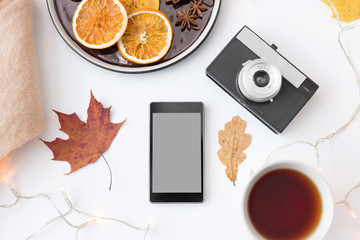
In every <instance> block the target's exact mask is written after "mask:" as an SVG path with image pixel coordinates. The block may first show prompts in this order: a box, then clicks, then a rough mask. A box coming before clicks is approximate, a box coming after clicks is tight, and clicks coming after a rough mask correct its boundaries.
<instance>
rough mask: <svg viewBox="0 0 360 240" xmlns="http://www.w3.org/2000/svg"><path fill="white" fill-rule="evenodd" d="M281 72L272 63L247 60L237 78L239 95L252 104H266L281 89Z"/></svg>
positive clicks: (260, 60) (262, 60) (261, 60)
mask: <svg viewBox="0 0 360 240" xmlns="http://www.w3.org/2000/svg"><path fill="white" fill-rule="evenodd" d="M281 79H282V77H281V72H280V69H279V68H278V67H277V66H276V65H274V64H273V63H271V62H269V61H267V60H264V59H261V58H259V59H255V60H249V61H247V62H245V63H243V68H242V69H241V71H240V72H239V75H238V77H237V86H238V87H239V90H240V93H242V94H243V95H244V96H245V97H246V98H247V99H249V100H250V101H254V102H259V103H260V102H267V101H269V100H271V99H273V98H274V97H275V96H276V95H277V94H278V93H279V91H280V89H281Z"/></svg>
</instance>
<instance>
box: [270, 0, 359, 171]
mask: <svg viewBox="0 0 360 240" xmlns="http://www.w3.org/2000/svg"><path fill="white" fill-rule="evenodd" d="M327 1H328V3H329V4H330V6H331V8H332V9H333V11H334V13H335V16H336V20H337V22H338V25H339V27H340V31H339V33H338V43H339V45H340V48H341V50H342V51H343V53H344V55H345V57H346V59H347V61H348V63H349V64H350V65H351V68H352V70H353V72H354V74H355V79H356V82H357V85H358V90H359V94H360V77H359V72H358V71H357V69H356V67H355V65H354V63H353V61H352V60H351V58H350V57H349V54H348V53H347V51H346V49H345V48H344V45H343V43H342V41H341V36H342V33H343V32H345V31H348V30H351V29H354V28H356V27H359V26H360V22H357V23H355V24H352V25H348V26H345V27H344V26H343V25H342V23H341V21H340V19H339V14H338V12H337V10H336V7H335V6H334V5H333V3H332V2H331V1H330V0H327ZM359 111H360V104H358V106H357V107H356V109H355V111H354V113H353V114H352V115H351V117H350V118H349V120H348V121H347V122H346V123H345V124H344V125H342V126H341V127H340V128H338V129H337V130H336V131H335V132H332V133H330V134H329V135H327V136H326V137H322V138H319V139H318V140H317V141H316V142H315V143H311V142H309V141H294V142H291V143H289V144H285V145H282V146H280V147H278V148H276V149H275V150H273V151H271V152H270V153H269V154H268V156H267V157H266V160H265V164H267V163H268V161H269V159H270V158H271V157H272V156H273V155H274V154H275V153H276V152H278V151H280V150H282V149H284V148H288V147H290V146H293V145H295V144H307V145H309V146H311V147H313V148H314V150H315V154H316V163H317V167H318V170H319V171H320V172H322V165H321V162H320V152H319V145H320V144H321V143H323V142H324V141H326V140H329V139H331V138H333V137H334V136H336V135H338V134H339V133H340V132H342V131H344V130H345V129H346V128H347V127H348V126H349V125H350V124H351V123H352V122H353V121H354V119H355V118H356V116H357V115H358V114H359Z"/></svg>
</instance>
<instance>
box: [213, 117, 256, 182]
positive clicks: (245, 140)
mask: <svg viewBox="0 0 360 240" xmlns="http://www.w3.org/2000/svg"><path fill="white" fill-rule="evenodd" d="M245 128H246V122H245V121H244V120H241V118H240V117H239V116H235V117H233V119H232V120H231V121H230V122H228V123H226V124H225V130H220V131H219V144H220V146H221V148H220V149H219V151H218V156H219V159H220V161H221V163H222V164H223V165H225V166H226V170H225V173H226V175H227V177H228V178H229V179H230V181H232V182H233V183H234V186H235V180H236V178H237V173H238V167H239V165H240V163H242V162H243V161H244V160H245V158H246V154H245V153H244V152H243V151H244V150H245V149H246V148H247V147H248V146H249V145H250V142H251V135H250V134H245Z"/></svg>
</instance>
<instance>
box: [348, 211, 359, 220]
mask: <svg viewBox="0 0 360 240" xmlns="http://www.w3.org/2000/svg"><path fill="white" fill-rule="evenodd" d="M350 214H351V216H352V217H353V218H354V219H355V218H357V216H356V213H355V212H354V211H353V210H350Z"/></svg>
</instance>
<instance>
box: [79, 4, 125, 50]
mask: <svg viewBox="0 0 360 240" xmlns="http://www.w3.org/2000/svg"><path fill="white" fill-rule="evenodd" d="M127 21H128V18H127V14H126V10H125V8H124V6H123V5H122V4H121V3H120V2H119V1H118V0H83V1H81V3H80V4H79V5H78V7H77V8H76V11H75V13H74V17H73V20H72V26H73V32H74V34H75V37H76V39H77V40H78V41H79V42H80V43H81V44H82V45H84V46H86V47H88V48H94V49H102V48H107V47H110V46H112V45H114V44H115V43H116V42H117V41H119V39H120V38H121V36H122V35H123V34H124V32H125V29H126V26H127Z"/></svg>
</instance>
